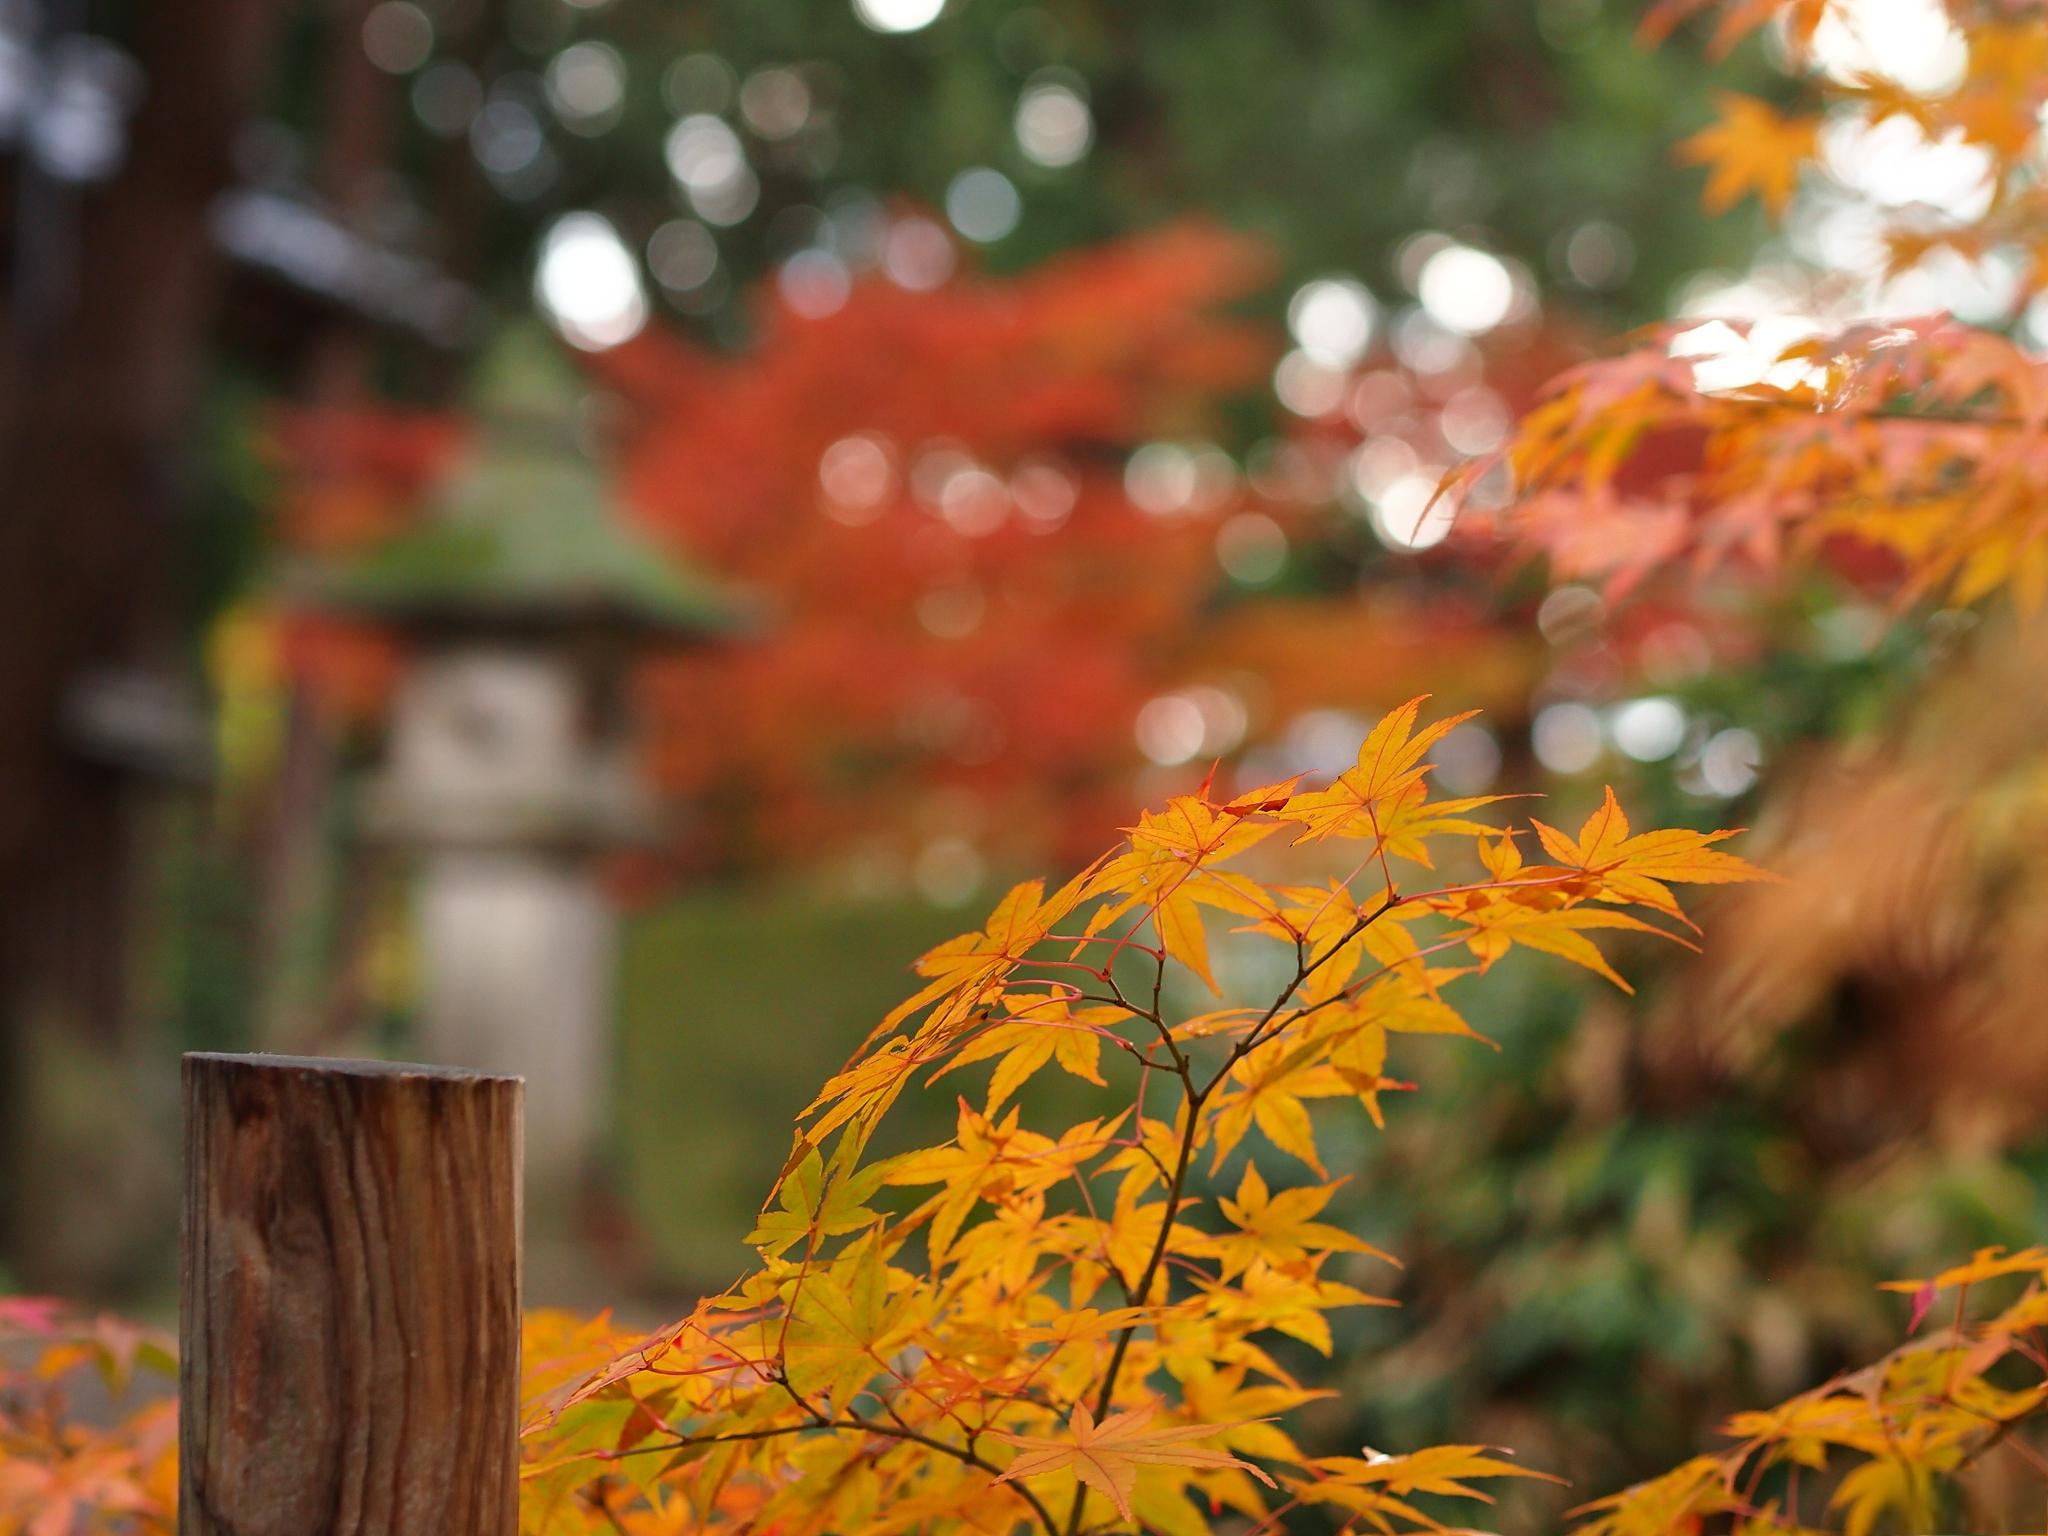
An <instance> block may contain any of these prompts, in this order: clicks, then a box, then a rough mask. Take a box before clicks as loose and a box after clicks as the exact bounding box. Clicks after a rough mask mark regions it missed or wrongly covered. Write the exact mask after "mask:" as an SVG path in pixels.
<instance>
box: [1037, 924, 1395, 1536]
mask: <svg viewBox="0 0 2048 1536" xmlns="http://www.w3.org/2000/svg"><path fill="white" fill-rule="evenodd" d="M1400 902H1401V898H1400V897H1399V896H1398V895H1396V894H1395V892H1394V889H1393V887H1392V886H1391V885H1389V886H1388V888H1387V894H1386V896H1385V897H1384V898H1382V900H1381V901H1380V904H1379V905H1378V906H1377V907H1375V908H1374V909H1373V910H1372V911H1371V912H1369V913H1365V914H1364V915H1362V916H1360V917H1359V918H1358V920H1357V921H1356V922H1354V923H1353V924H1352V925H1351V927H1350V929H1349V930H1348V931H1347V932H1346V933H1345V934H1344V936H1343V937H1342V938H1340V939H1339V940H1337V942H1336V943H1334V944H1332V945H1330V947H1329V948H1328V949H1326V950H1324V951H1323V952H1322V953H1321V954H1319V955H1317V956H1315V957H1314V958H1313V959H1309V960H1297V961H1296V963H1295V968H1294V978H1293V979H1292V980H1291V981H1289V982H1288V983H1287V985H1286V986H1284V987H1282V988H1281V989H1280V995H1279V996H1278V997H1276V998H1274V999H1273V1001H1272V1003H1271V1004H1270V1005H1269V1006H1268V1007H1267V1009H1266V1011H1265V1012H1264V1013H1263V1014H1261V1015H1260V1016H1259V1021H1258V1022H1257V1023H1256V1024H1254V1025H1253V1026H1252V1028H1251V1032H1250V1033H1249V1034H1247V1035H1246V1036H1245V1038H1244V1039H1242V1040H1240V1041H1239V1042H1238V1043H1237V1044H1236V1045H1235V1046H1233V1047H1232V1048H1231V1052H1230V1056H1229V1058H1228V1059H1227V1060H1226V1061H1225V1062H1224V1063H1223V1065H1222V1066H1221V1067H1220V1068H1218V1069H1217V1072H1216V1075H1215V1076H1214V1077H1212V1078H1210V1079H1209V1081H1208V1082H1206V1083H1204V1084H1202V1086H1201V1087H1199V1088H1197V1087H1196V1086H1195V1079H1194V1072H1193V1069H1192V1067H1191V1065H1190V1064H1189V1062H1188V1059H1187V1057H1186V1056H1185V1054H1183V1053H1182V1051H1181V1049H1180V1047H1179V1045H1178V1043H1177V1042H1175V1041H1174V1040H1173V1039H1172V1033H1171V1031H1167V1032H1166V1033H1167V1037H1168V1039H1167V1043H1168V1045H1169V1047H1170V1048H1171V1049H1172V1051H1173V1056H1174V1075H1175V1076H1176V1077H1178V1078H1179V1079H1180V1081H1181V1093H1182V1100H1183V1103H1184V1105H1185V1107H1186V1110H1187V1118H1186V1119H1185V1120H1184V1121H1183V1122H1182V1124H1181V1131H1180V1148H1179V1150H1178V1152H1177V1153H1176V1154H1175V1156H1174V1162H1173V1177H1172V1178H1171V1179H1169V1180H1168V1181H1167V1188H1166V1204H1165V1209H1164V1211H1162V1213H1161V1214H1160V1218H1159V1236H1158V1237H1157V1238H1156V1239H1154V1240H1153V1243H1152V1252H1151V1253H1150V1255H1149V1256H1148V1257H1147V1258H1146V1260H1145V1268H1144V1272H1143V1273H1142V1274H1141V1275H1140V1276H1139V1277H1138V1286H1137V1290H1136V1291H1135V1292H1134V1293H1128V1294H1130V1299H1131V1303H1132V1305H1133V1306H1143V1305H1144V1304H1145V1297H1146V1296H1148V1295H1150V1294H1151V1291H1152V1283H1153V1281H1155V1280H1156V1279H1158V1277H1159V1270H1160V1266H1161V1265H1162V1264H1163V1263H1164V1261H1165V1258H1166V1250H1167V1247H1168V1246H1169V1245H1170V1244H1171V1242H1172V1240H1173V1218H1174V1213H1175V1212H1176V1211H1177V1210H1178V1209H1179V1207H1180V1197H1181V1192H1182V1191H1183V1190H1184V1189H1185V1188H1186V1187H1187V1177H1188V1168H1189V1167H1190V1165H1192V1163H1193V1162H1194V1156H1195V1136H1196V1134H1197V1131H1198V1129H1199V1127H1200V1125H1201V1118H1202V1107H1203V1105H1205V1104H1206V1103H1208V1101H1209V1097H1210V1095H1211V1094H1213V1093H1214V1092H1215V1091H1216V1089H1217V1088H1218V1087H1219V1086H1220V1085H1221V1084H1222V1082H1223V1080H1224V1079H1225V1078H1226V1077H1228V1076H1229V1075H1230V1069H1231V1068H1232V1067H1234V1066H1236V1065H1237V1064H1238V1063H1239V1062H1240V1061H1242V1060H1243V1059H1244V1058H1245V1056H1246V1055H1247V1054H1249V1052H1250V1051H1251V1049H1252V1048H1253V1046H1255V1045H1256V1044H1257V1043H1258V1042H1259V1036H1260V1032H1261V1031H1263V1030H1264V1029H1265V1028H1266V1026H1267V1025H1269V1024H1271V1023H1272V1022H1273V1020H1274V1019H1275V1018H1276V1017H1277V1016H1278V1015H1279V1013H1280V1010H1281V1009H1283V1008H1285V1007H1286V1006H1287V1003H1288V1000H1289V999H1290V998H1292V997H1293V996H1294V994H1295V993H1296V992H1298V991H1300V990H1301V987H1302V986H1303V984H1304V983H1306V982H1307V981H1308V979H1309V978H1310V977H1311V976H1313V975H1314V974H1315V973H1316V972H1317V971H1319V970H1321V969H1322V967H1323V966H1324V965H1326V964H1327V963H1328V962H1329V961H1330V959H1331V958H1332V957H1333V956H1335V955H1336V954H1337V953H1338V952H1339V951H1340V950H1342V949H1343V948H1344V946H1345V945H1347V944H1349V943H1350V942H1351V941H1352V940H1353V939H1355V938H1357V937H1358V936H1359V935H1360V934H1361V933H1363V932H1365V930H1366V929H1367V928H1369V927H1371V926H1372V925H1373V924H1374V923H1376V922H1378V921H1379V920H1380V919H1381V918H1383V917H1385V916H1386V915H1387V914H1388V913H1389V912H1391V911H1393V910H1394V908H1395V907H1396V906H1398V905H1400ZM1297 953H1299V951H1298V950H1297ZM1165 970H1166V964H1165V961H1164V959H1163V958H1162V959H1161V961H1160V965H1159V971H1160V974H1159V976H1158V977H1156V978H1155V980H1154V986H1153V996H1154V999H1155V1007H1156V999H1157V998H1158V995H1159V991H1160V989H1161V988H1162V987H1163V985H1164V981H1165ZM1161 1028H1162V1029H1164V1025H1162V1026H1161ZM1269 1038H1270V1037H1269ZM1139 1326H1140V1325H1139V1324H1137V1323H1131V1324H1129V1325H1127V1326H1126V1327H1125V1328H1124V1329H1123V1331H1122V1332H1120V1333H1119V1334H1118V1335H1117V1339H1116V1346H1115V1348H1113V1349H1112V1350H1111V1351H1110V1355H1109V1364H1108V1366H1106V1367H1105V1368H1104V1370H1103V1373H1102V1385H1101V1386H1100V1387H1098V1388H1097V1389H1096V1393H1095V1406H1094V1408H1093V1410H1092V1411H1093V1412H1094V1414H1095V1417H1096V1418H1098V1419H1100V1418H1102V1417H1103V1416H1104V1415H1105V1414H1107V1413H1108V1412H1109V1409H1110V1403H1111V1400H1112V1399H1113V1398H1114V1396H1115V1395H1116V1383H1117V1377H1118V1376H1119V1375H1121V1374H1122V1372H1123V1366H1124V1360H1125V1358H1126V1357H1127V1356H1128V1355H1129V1354H1130V1351H1131V1341H1132V1340H1133V1339H1134V1338H1136V1337H1137V1333H1138V1328H1139ZM1087 1497H1088V1491H1087V1489H1086V1488H1085V1487H1077V1488H1076V1489H1075V1490H1074V1502H1073V1504H1072V1506H1071V1507H1070V1508H1069V1509H1068V1511H1067V1529H1066V1536H1075V1533H1076V1532H1078V1531H1079V1530H1080V1528H1081V1510H1082V1507H1083V1505H1084V1504H1085V1503H1086V1501H1087Z"/></svg>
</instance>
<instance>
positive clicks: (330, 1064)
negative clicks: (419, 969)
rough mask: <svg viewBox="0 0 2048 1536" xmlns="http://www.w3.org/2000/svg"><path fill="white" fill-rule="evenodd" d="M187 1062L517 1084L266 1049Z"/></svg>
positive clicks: (410, 1064)
mask: <svg viewBox="0 0 2048 1536" xmlns="http://www.w3.org/2000/svg"><path fill="white" fill-rule="evenodd" d="M184 1059H185V1061H186V1063H187V1064H190V1065H203V1066H230V1067H251V1068H256V1069H259V1070H264V1071H273V1072H309V1073H315V1074H318V1075H323V1076H329V1077H379V1078H385V1077H399V1078H404V1077H424V1078H433V1079H436V1080H440V1081H447V1082H463V1083H521V1084H523V1083H524V1082H525V1081H526V1079H525V1078H523V1077H519V1076H516V1075H513V1074H510V1073H503V1072H482V1071H478V1070H477V1069H475V1068H473V1067H444V1066H435V1065H432V1064H430V1063H427V1062H419V1061H367V1060H363V1059H361V1058H358V1057H350V1056H282V1055H276V1054H273V1053H271V1052H268V1051H187V1052H186V1053H185V1057H184Z"/></svg>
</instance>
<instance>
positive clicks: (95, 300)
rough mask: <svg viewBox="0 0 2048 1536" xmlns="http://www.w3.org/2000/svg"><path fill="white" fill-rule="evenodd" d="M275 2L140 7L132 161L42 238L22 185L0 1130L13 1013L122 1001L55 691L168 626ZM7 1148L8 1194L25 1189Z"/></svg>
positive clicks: (119, 843) (76, 756) (108, 907)
mask: <svg viewBox="0 0 2048 1536" xmlns="http://www.w3.org/2000/svg"><path fill="white" fill-rule="evenodd" d="M279 9H280V7H279V4H278V0H180V3H178V4H174V5H171V4H152V5H145V6H141V7H138V8H137V13H138V15H137V25H138V28H139V32H138V35H137V37H136V38H135V39H134V46H135V49H136V52H137V55H138V59H139V62H140V64H141V67H142V75H143V90H144V95H143V98H142V101H141V103H140V106H139V109H138V111H137V114H136V116H135V118H134V119H133V120H132V122H131V124H130V134H129V153H128V159H127V162H126V164H125V166H124V167H123V168H122V170H121V171H120V173H119V174H118V176H117V177H116V178H115V179H114V180H113V181H111V182H110V183H108V184H106V185H104V186H101V187H98V188H93V189H89V190H82V191H80V192H78V193H77V195H76V202H75V203H74V204H73V205H72V206H70V207H69V208H67V209H65V213H66V216H67V218H68V221H69V224H70V229H69V231H68V239H63V240H60V241H58V242H57V243H56V245H55V246H54V248H53V247H52V246H51V244H50V242H49V241H48V236H49V233H50V229H51V227H52V224H53V222H55V223H56V224H57V225H58V226H59V233H60V234H64V233H66V232H65V231H64V230H63V229H62V227H61V226H62V224H63V222H64V221H62V220H58V221H53V220H52V218H51V211H52V208H53V207H54V206H56V202H57V200H56V199H54V198H53V197H52V196H51V195H49V194H50V193H51V190H52V189H50V188H48V187H44V188H43V189H42V193H41V194H40V195H39V194H38V192H37V189H36V188H35V186H34V185H33V183H32V182H25V184H24V187H23V193H24V195H23V198H22V199H21V201H20V203H19V205H18V208H17V213H16V219H15V226H16V227H15V229H14V231H13V233H14V237H15V238H14V247H15V249H14V252H13V255H14V261H13V263H12V265H13V268H14V271H15V274H16V277H17V279H18V280H26V281H18V283H17V286H16V288H15V290H14V291H13V292H12V293H11V294H10V295H9V296H8V303H7V307H6V308H5V310H4V312H0V509H4V513H0V615H4V616H5V617H4V618H0V626H4V630H0V632H4V634H5V637H6V639H5V648H4V655H0V893H4V895H5V900H4V901H0V1127H9V1128H10V1132H8V1133H0V1134H14V1135H18V1134H20V1128H21V1127H22V1125H23V1122H24V1116H23V1115H22V1114H21V1113H19V1112H18V1111H19V1109H20V1108H21V1106H20V1103H19V1090H20V1080H19V1072H20V1068H21V1053H20V1045H21V1040H20V1030H21V1027H22V1023H23V1020H24V1019H25V1018H26V1017H29V1016H35V1017H38V1018H56V1019H61V1020H64V1021H65V1022H66V1023H67V1024H68V1023H73V1022H77V1023H82V1024H84V1025H86V1026H89V1027H95V1028H98V1029H99V1030H102V1031H112V1030H113V1029H115V1028H117V1027H118V1024H119V1021H120V1018H121V1014H122V1008H123V983H124V982H125V980H126V971H127V959H126V956H125V955H124V953H123V946H122V942H121V941H122V935H123V932H124V929H125V927H126V923H125V921H124V919H125V918H126V916H127V915H128V911H129V909H130V906H131V903H132V900H133V892H132V891H131V889H130V882H129V878H128V875H129V860H128V858H127V856H126V855H127V841H128V839H127V835H126V832H125V830H124V827H123V818H122V800H123V790H124V782H123V780H124V775H123V774H122V773H121V771H120V770H119V768H118V766H117V765H113V764H107V763H95V762H93V761H91V760H90V759H89V758H87V757H86V756H84V755H82V754H80V753H78V752H77V751H75V750H74V749H73V747H72V746H71V745H70V744H68V743H67V740H66V732H65V729H64V720H63V715H64V708H65V701H66V699H67V697H68V696H69V695H70V692H71V690H73V689H74V688H75V687H76V685H77V684H78V682H79V680H80V679H81V678H82V677H86V676H89V675H90V674H92V673H93V672H94V671H96V670H97V669H101V668H119V667H123V666H130V665H133V664H135V663H137V662H138V661H139V660H141V659H142V658H144V657H145V656H147V655H148V654H149V652H150V650H151V648H152V647H162V646H163V645H164V644H165V637H166V635H167V634H168V632H169V629H170V624H171V621H172V618H173V614H174V599H175V593H174V592H173V591H172V589H171V575H170V571H171V559H170V553H171V540H170V537H169V535H170V523H171V519H172V517H173V516H174V514H175V511H176V508H177V503H178V490H179V481H180V477H181V470H182V462H181V461H182V454H181V450H182V449H183V447H184V437H185V433H186V429H187V427H188V425H189V420H190V406H191V402H192V400H193V396H194V393H195V389H196V385H197V383H198V377H199V367H200V358H201V347H202V344H203V342H204V340H205V337H206V334H207V331H208V326H209V320H210V318H211V315H212V311H213V307H214V303H215V298H216V293H217V289H218V280H219V271H218V266H219V263H218V261H217V259H216V257H215V254H214V251H213V247H212V242H211V239H210V237H209V232H208V214H209V209H210V207H211V204H212V202H213V199H214V197H215V195H216V194H217V193H218V192H219V190H220V189H221V188H222V187H223V186H224V185H225V184H226V183H227V180H228V176H229V168H230V155H231V151H232V147H233V140H234V136H235V133H236V131H237V129H238V128H239V127H240V125H241V124H242V122H243V121H244V119H245V117H246V115H247V113H248V111H249V110H250V107H251V105H252V103H253V100H254V98H255V95H256V93H257V91H258V90H259V89H260V88H261V86H262V84H263V75H264V70H265V66H266V65H267V63H268V62H269V59H270V56H271V41H272V28H273V23H274V21H275V19H276V13H277V11H278V10H279ZM21 174H22V176H23V178H29V177H30V176H31V175H32V173H31V172H28V171H23V172H22V173H21ZM38 242H41V243H40V244H38ZM31 257H33V258H34V259H33V260H31V259H30V258H31ZM28 279H32V280H28ZM10 1099H12V1100H13V1102H9V1100H10ZM7 1150H11V1149H5V1148H0V1151H7ZM13 1161H14V1159H13V1158H11V1157H10V1158H8V1159H7V1160H6V1161H4V1162H0V1192H4V1191H7V1190H9V1189H11V1188H17V1187H18V1181H16V1180H14V1179H12V1178H10V1177H9V1176H8V1173H7V1169H8V1167H9V1165H10V1164H12V1163H13ZM0 1198H5V1196H4V1195H0ZM7 1214H8V1213H6V1212H0V1219H4V1217H5V1216H6V1215H7Z"/></svg>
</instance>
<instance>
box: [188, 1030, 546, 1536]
mask: <svg viewBox="0 0 2048 1536" xmlns="http://www.w3.org/2000/svg"><path fill="white" fill-rule="evenodd" d="M522 1088H523V1084H522V1083H521V1080H520V1079H518V1078H516V1077H492V1076H487V1075H485V1074H481V1073H474V1072H465V1071H458V1070H453V1069H449V1068H445V1067H420V1066H406V1065H397V1064H391V1063H384V1062H365V1061H322V1060H309V1059H305V1058H301V1057H292V1056H227V1055H212V1054H194V1055H188V1056H187V1057H186V1058H185V1220H184V1267H183V1296H182V1305H181V1307H180V1312H179V1343H180V1346H181V1349H180V1356H179V1359H180V1365H179V1372H178V1391H179V1403H180V1413H179V1421H178V1440H179V1490H178V1531H179V1536H512V1533H513V1532H514V1531H515V1530H516V1529H517V1525H518V1446H517V1433H518V1426H517V1419H518V1409H519V1276H520V1270H519V1266H520V1239H521V1232H520V1225H521V1221H520V1160H521V1156H522V1145H521V1139H522V1127H521V1117H522V1103H521V1099H522Z"/></svg>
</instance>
